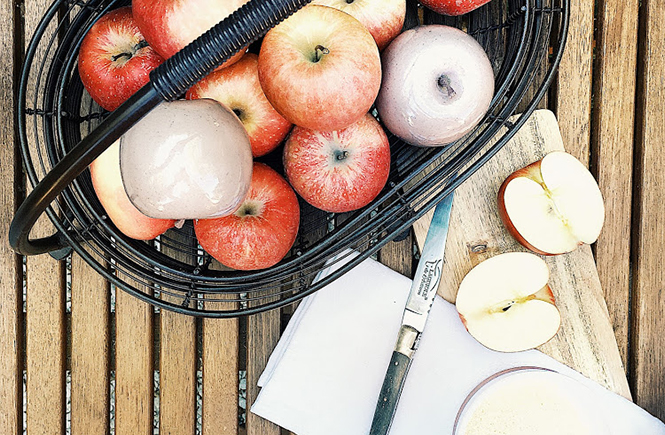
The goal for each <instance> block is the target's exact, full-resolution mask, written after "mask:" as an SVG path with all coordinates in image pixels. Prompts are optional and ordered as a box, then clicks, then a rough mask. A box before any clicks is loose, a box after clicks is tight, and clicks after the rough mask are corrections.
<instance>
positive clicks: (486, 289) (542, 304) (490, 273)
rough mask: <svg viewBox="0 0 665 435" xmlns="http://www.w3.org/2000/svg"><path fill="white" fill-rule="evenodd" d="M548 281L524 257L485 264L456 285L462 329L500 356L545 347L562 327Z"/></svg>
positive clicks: (541, 268)
mask: <svg viewBox="0 0 665 435" xmlns="http://www.w3.org/2000/svg"><path fill="white" fill-rule="evenodd" d="M549 276H550V273H549V269H548V267H547V264H545V261H543V259H542V258H540V257H538V256H536V255H534V254H531V253H528V252H509V253H505V254H500V255H497V256H495V257H492V258H490V259H488V260H485V261H483V262H482V263H480V264H478V265H477V266H476V267H474V268H473V269H471V271H470V272H469V273H468V274H467V275H466V276H465V277H464V279H463V280H462V283H461V284H460V287H459V291H458V293H457V300H456V302H455V305H456V307H457V312H458V313H459V316H460V319H462V323H464V326H465V327H466V329H467V331H469V333H470V334H471V335H472V336H473V337H474V338H475V339H476V340H478V342H480V343H481V344H482V345H483V346H485V347H487V348H489V349H492V350H496V351H500V352H519V351H523V350H527V349H533V348H535V347H538V346H540V345H541V344H544V343H546V342H547V341H549V340H550V339H551V338H552V337H554V336H555V335H556V333H557V332H558V331H559V327H560V326H561V314H560V312H559V309H558V308H557V307H556V304H555V300H554V295H553V293H552V289H551V288H550V286H549V284H548V281H549Z"/></svg>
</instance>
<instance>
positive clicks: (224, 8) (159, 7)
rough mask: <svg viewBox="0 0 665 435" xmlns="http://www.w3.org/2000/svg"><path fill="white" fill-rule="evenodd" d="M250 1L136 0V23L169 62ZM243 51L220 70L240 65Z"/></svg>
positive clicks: (134, 6)
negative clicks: (235, 63) (170, 58)
mask: <svg viewBox="0 0 665 435" xmlns="http://www.w3.org/2000/svg"><path fill="white" fill-rule="evenodd" d="M248 1H249V0H133V1H132V12H133V13H134V19H135V20H136V23H137V24H138V26H139V29H141V32H143V35H145V39H146V40H147V41H148V43H149V44H150V45H151V46H152V47H154V48H155V50H156V51H157V53H159V54H160V55H161V56H162V57H164V58H165V59H166V58H169V57H171V56H173V55H174V54H176V53H177V52H178V51H180V50H181V49H182V48H184V47H185V46H186V45H187V44H189V43H190V42H192V41H193V40H195V39H196V38H198V37H199V36H201V35H202V34H203V33H205V32H206V31H207V30H209V29H210V28H212V27H214V26H215V25H216V24H217V23H219V22H220V21H222V20H223V19H224V18H226V17H228V16H229V15H231V14H232V13H233V12H234V11H236V10H237V9H239V8H240V7H241V6H242V5H244V4H245V3H247V2H248ZM245 51H246V50H240V51H239V52H238V53H236V54H235V55H233V56H232V57H231V58H230V59H229V60H227V61H226V62H224V63H223V64H222V65H221V66H220V68H221V67H224V66H228V65H231V64H232V63H234V62H236V61H238V60H239V59H240V58H241V57H242V55H243V53H244V52H245Z"/></svg>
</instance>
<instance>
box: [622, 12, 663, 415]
mask: <svg viewBox="0 0 665 435" xmlns="http://www.w3.org/2000/svg"><path fill="white" fill-rule="evenodd" d="M641 13H642V14H643V16H642V26H641V27H642V28H641V35H640V36H641V38H640V41H639V47H640V54H639V59H640V65H639V70H638V71H639V76H638V80H639V81H640V86H639V87H638V94H637V95H638V102H639V103H638V115H637V127H638V133H637V144H636V154H637V158H636V165H637V167H636V169H637V170H636V173H637V174H639V175H638V176H637V177H636V180H635V183H636V184H637V190H636V197H635V198H634V200H635V201H636V207H637V210H636V213H637V221H636V222H635V224H634V233H633V235H634V238H635V246H634V251H633V258H632V260H633V262H634V268H633V280H634V281H633V289H632V290H633V303H632V308H633V312H632V322H633V324H632V328H631V330H632V334H631V366H630V379H631V385H632V387H633V391H634V393H635V399H636V401H637V403H638V404H639V405H640V406H642V407H644V408H646V409H647V410H648V411H650V412H651V413H653V414H654V415H656V416H657V417H659V418H660V419H663V420H665V376H664V375H663V370H664V368H665V334H663V331H665V318H664V317H663V307H665V289H664V288H663V285H664V283H665V267H663V249H662V247H663V245H665V219H663V216H665V215H664V214H663V206H664V204H665V194H664V193H663V192H664V189H665V170H664V169H663V168H665V153H663V143H665V122H664V121H665V120H664V119H663V114H665V80H664V79H663V77H664V76H665V73H664V71H665V8H663V4H662V2H656V1H653V0H646V1H643V2H642V6H641Z"/></svg>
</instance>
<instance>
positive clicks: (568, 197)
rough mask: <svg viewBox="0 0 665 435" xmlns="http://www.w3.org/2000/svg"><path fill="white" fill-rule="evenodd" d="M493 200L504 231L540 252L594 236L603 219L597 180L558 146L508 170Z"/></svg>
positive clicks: (555, 250) (565, 247) (559, 249)
mask: <svg viewBox="0 0 665 435" xmlns="http://www.w3.org/2000/svg"><path fill="white" fill-rule="evenodd" d="M498 200H499V214H500V216H501V219H502V220H503V222H504V224H505V225H506V228H507V229H508V231H509V232H510V234H512V236H513V237H515V239H517V241H518V242H520V243H521V244H522V245H523V246H524V247H526V248H527V249H530V250H532V251H534V252H536V253H539V254H543V255H557V254H563V253H566V252H570V251H573V250H575V249H576V248H577V247H578V246H579V245H581V244H584V243H588V244H591V243H593V242H595V241H596V239H598V236H599V234H600V230H601V228H602V227H603V221H604V219H605V206H604V204H603V197H602V195H601V193H600V189H599V188H598V183H596V180H595V179H594V178H593V176H592V175H591V173H590V172H589V170H588V169H587V168H586V167H585V166H584V165H583V164H582V163H581V162H580V161H579V160H577V159H576V158H575V157H573V156H571V155H570V154H568V153H565V152H563V151H554V152H551V153H549V154H547V155H546V156H545V157H544V158H543V159H541V160H539V161H537V162H535V163H532V164H530V165H529V166H527V167H525V168H522V169H520V170H517V171H515V172H513V173H512V174H511V175H510V176H509V177H508V178H507V179H506V180H505V181H504V182H503V184H502V185H501V188H500V189H499V194H498Z"/></svg>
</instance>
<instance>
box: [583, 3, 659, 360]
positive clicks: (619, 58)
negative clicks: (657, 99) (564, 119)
mask: <svg viewBox="0 0 665 435" xmlns="http://www.w3.org/2000/svg"><path fill="white" fill-rule="evenodd" d="M599 6H600V15H599V17H598V20H597V25H598V41H597V44H596V45H597V47H598V54H597V55H596V63H595V67H594V76H595V82H594V88H593V94H594V105H593V112H594V119H593V124H592V125H593V131H592V133H591V138H592V143H591V147H592V153H591V155H592V164H591V168H592V171H593V173H594V175H595V176H596V179H597V180H598V184H599V185H600V188H601V191H602V193H603V198H604V199H605V207H606V209H607V210H610V211H611V213H607V215H606V218H605V226H604V230H603V232H602V234H601V235H600V238H599V239H598V242H596V245H595V254H596V262H597V266H598V274H599V276H600V283H601V285H602V287H603V290H604V294H605V300H606V302H607V307H608V310H609V313H610V321H611V322H612V327H613V328H614V333H615V336H616V338H617V342H618V345H619V351H620V352H621V359H622V360H623V363H624V366H626V367H628V364H629V361H628V355H629V344H628V340H629V328H630V326H629V323H630V319H629V312H630V284H631V283H630V267H631V265H630V240H631V214H632V200H633V195H632V194H633V192H632V188H633V177H632V174H633V139H634V121H635V116H634V114H635V86H636V84H635V83H636V78H635V71H636V65H637V44H636V41H637V24H638V19H637V17H638V10H639V1H638V0H628V1H626V0H605V1H603V2H601V3H600V5H599ZM629 17H632V18H629ZM661 73H662V71H661Z"/></svg>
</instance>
